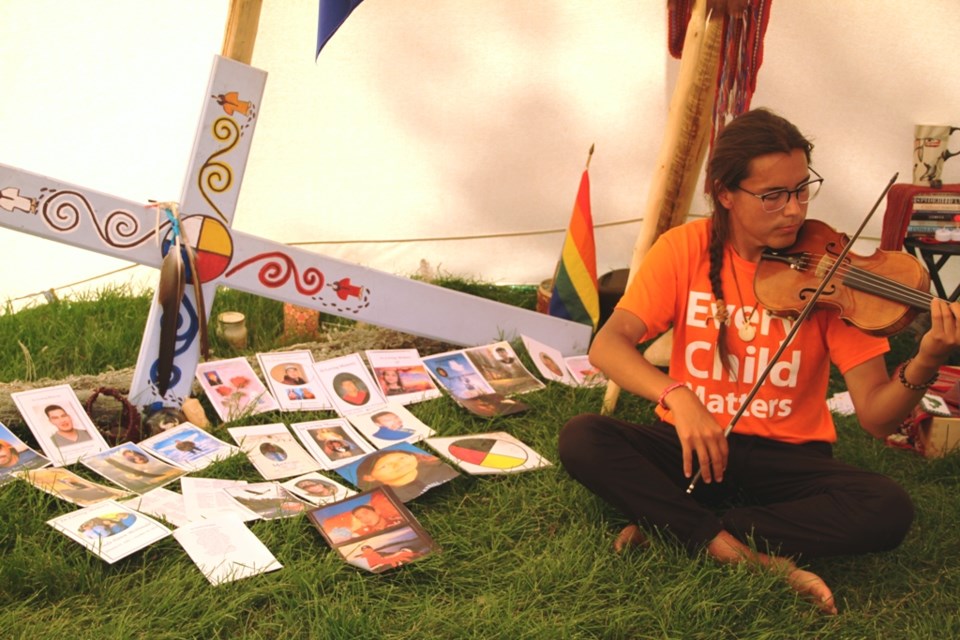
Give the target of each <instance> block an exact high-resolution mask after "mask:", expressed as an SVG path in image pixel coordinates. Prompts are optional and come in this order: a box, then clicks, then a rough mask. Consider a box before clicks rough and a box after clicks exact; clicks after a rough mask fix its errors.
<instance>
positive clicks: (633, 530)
mask: <svg viewBox="0 0 960 640" xmlns="http://www.w3.org/2000/svg"><path fill="white" fill-rule="evenodd" d="M649 546H650V541H649V540H647V536H645V535H643V532H642V531H640V527H638V526H637V525H635V524H628V525H627V526H625V527H624V528H623V531H621V532H620V535H618V536H617V539H616V540H614V541H613V550H614V551H616V552H617V553H622V552H623V551H625V550H626V549H632V548H634V547H642V548H644V549H646V548H647V547H649Z"/></svg>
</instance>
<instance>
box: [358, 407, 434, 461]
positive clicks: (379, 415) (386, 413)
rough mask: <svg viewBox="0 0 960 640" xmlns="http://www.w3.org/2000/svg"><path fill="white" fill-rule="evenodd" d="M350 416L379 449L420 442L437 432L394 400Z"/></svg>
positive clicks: (359, 429) (361, 431)
mask: <svg viewBox="0 0 960 640" xmlns="http://www.w3.org/2000/svg"><path fill="white" fill-rule="evenodd" d="M348 418H349V420H350V422H351V423H352V424H353V426H354V427H356V428H357V431H359V432H360V433H362V434H363V435H364V437H365V438H366V439H367V440H368V441H369V442H370V443H371V444H373V446H375V447H377V448H378V449H382V448H383V447H389V446H390V445H392V444H397V443H398V442H418V441H420V440H423V439H424V438H429V437H430V436H432V435H434V434H435V433H436V431H434V430H433V429H431V428H430V427H428V426H427V425H425V424H424V423H423V422H421V421H420V419H419V418H417V416H415V415H413V414H412V413H410V411H409V410H407V408H406V407H404V406H403V405H401V404H395V403H393V402H388V403H387V404H385V405H381V406H379V407H377V408H376V409H374V410H372V411H370V412H364V413H355V414H351V415H350V416H348Z"/></svg>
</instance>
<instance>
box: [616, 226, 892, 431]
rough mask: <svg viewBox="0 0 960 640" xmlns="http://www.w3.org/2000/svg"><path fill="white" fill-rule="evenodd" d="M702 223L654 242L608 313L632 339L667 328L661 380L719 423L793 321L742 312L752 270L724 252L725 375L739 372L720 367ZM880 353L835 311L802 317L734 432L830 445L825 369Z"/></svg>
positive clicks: (877, 343)
mask: <svg viewBox="0 0 960 640" xmlns="http://www.w3.org/2000/svg"><path fill="white" fill-rule="evenodd" d="M710 224H711V222H710V220H709V219H704V220H697V221H694V222H690V223H687V224H684V225H681V226H679V227H675V228H673V229H670V230H669V231H667V232H666V233H664V234H663V235H662V236H660V238H659V239H658V240H657V242H656V243H654V245H653V247H651V249H650V251H649V252H648V253H647V255H646V257H645V258H644V260H643V263H642V264H641V266H640V269H639V270H638V271H637V273H636V275H635V277H634V278H633V280H632V282H631V284H630V287H629V288H628V290H627V291H626V293H625V294H624V296H623V298H621V300H620V302H619V303H618V304H617V308H618V309H623V310H625V311H629V312H631V313H633V314H634V315H636V316H637V317H638V318H640V319H641V320H643V322H644V324H645V325H646V326H647V334H646V335H645V336H643V337H642V338H641V340H648V339H650V338H652V337H654V336H657V335H659V334H661V333H663V332H664V331H666V330H667V329H669V328H670V326H671V325H672V326H673V332H674V333H673V351H672V352H671V355H670V376H671V377H672V378H674V379H675V380H679V381H681V382H684V383H686V384H687V386H688V387H690V388H691V389H693V391H694V392H695V393H696V394H697V396H699V397H700V400H701V401H702V402H703V403H704V405H705V406H706V407H707V409H708V410H709V411H710V412H711V413H712V414H713V415H714V416H715V417H716V419H717V422H719V423H720V424H721V425H723V426H726V425H727V424H729V423H730V420H731V419H732V417H733V415H734V414H735V413H736V412H737V410H738V409H739V408H740V405H741V404H742V401H743V399H745V397H746V395H747V394H748V393H749V392H750V389H751V388H752V387H753V385H754V383H755V382H756V380H757V378H758V377H759V375H760V373H761V372H762V371H763V370H764V368H765V367H766V366H767V364H768V363H769V362H770V359H771V356H773V354H775V353H776V351H777V349H779V348H780V344H781V343H782V342H783V340H784V338H785V337H786V334H787V333H788V332H789V330H790V327H791V325H792V324H793V321H792V320H789V319H786V318H779V317H776V316H773V315H771V314H769V313H768V312H767V311H766V310H765V309H763V308H762V307H761V308H760V310H759V311H754V312H753V313H752V314H751V311H752V310H753V309H754V308H755V307H756V306H757V300H756V297H755V296H754V293H753V276H754V273H755V272H756V264H755V263H752V262H748V261H746V260H743V259H742V258H740V256H738V255H737V254H736V252H734V251H732V250H730V249H728V250H727V253H726V254H725V258H724V261H723V269H722V271H721V281H722V283H723V291H724V297H725V299H726V300H725V301H726V304H727V311H728V314H729V318H730V325H729V326H728V327H727V331H726V340H727V344H728V345H729V353H730V356H731V358H732V366H731V370H732V371H733V372H734V373H735V374H737V372H739V374H737V375H736V377H735V378H734V379H731V376H730V375H729V374H727V373H726V372H725V371H724V370H723V368H722V367H721V366H720V358H719V350H718V348H717V331H718V329H717V323H716V320H715V319H714V313H713V311H714V305H715V299H714V296H713V293H712V288H711V287H710V278H709V269H710V259H709V255H708V246H709V233H710ZM734 268H735V269H736V281H735V280H734V271H733V269H734ZM737 283H739V285H740V287H739V289H740V291H741V292H742V293H743V300H741V299H740V294H739V293H738V291H737ZM746 320H749V321H750V323H751V324H752V325H754V327H755V328H756V336H755V337H754V339H753V340H751V341H749V342H744V341H743V340H742V339H741V338H740V337H739V336H738V334H737V330H738V329H739V328H740V327H742V326H743V324H744V322H745V321H746ZM889 348H890V347H889V343H888V342H887V340H886V338H877V337H873V336H870V335H868V334H866V333H863V332H862V331H860V330H859V329H857V328H856V327H854V326H852V325H849V324H847V323H846V322H844V321H843V320H842V319H840V317H839V314H838V313H837V312H835V311H827V310H817V311H815V312H814V313H811V314H810V315H809V316H808V317H807V319H806V320H805V321H804V323H803V326H802V327H801V328H800V330H799V331H798V332H797V334H796V335H795V336H794V338H793V341H792V343H791V344H790V345H789V346H788V347H787V348H786V349H785V350H784V352H783V354H782V355H781V356H780V359H779V361H778V362H777V363H776V364H775V365H774V366H773V369H772V370H771V372H770V375H769V377H768V378H767V380H766V381H765V382H764V383H763V385H761V387H760V390H759V391H758V392H757V394H756V395H755V396H754V398H753V400H752V401H751V402H750V405H749V407H748V408H747V410H746V411H745V412H744V413H743V415H742V416H741V417H740V419H739V420H738V422H737V424H736V426H735V427H734V432H735V433H741V434H747V435H756V436H762V437H764V438H771V439H773V440H781V441H783V442H791V443H801V442H810V441H815V440H817V441H825V442H834V441H835V440H836V439H837V433H836V429H835V427H834V424H833V418H832V416H831V415H830V411H829V409H828V408H827V404H826V395H827V383H828V380H829V376H830V362H831V361H832V362H833V363H834V364H836V366H837V368H838V369H839V370H840V372H841V373H846V372H847V371H849V370H850V369H852V368H853V367H855V366H857V365H858V364H862V363H863V362H866V361H867V360H869V359H870V358H873V357H875V356H878V355H882V354H884V353H886V352H887V351H888V350H889ZM657 412H658V414H660V416H661V418H662V419H664V420H666V421H667V422H670V421H671V415H670V412H669V411H665V410H664V409H662V408H661V407H657Z"/></svg>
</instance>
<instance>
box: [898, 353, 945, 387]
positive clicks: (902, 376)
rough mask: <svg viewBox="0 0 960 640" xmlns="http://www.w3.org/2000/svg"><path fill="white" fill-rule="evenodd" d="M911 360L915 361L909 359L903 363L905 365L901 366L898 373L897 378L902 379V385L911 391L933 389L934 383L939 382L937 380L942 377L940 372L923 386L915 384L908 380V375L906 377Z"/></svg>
mask: <svg viewBox="0 0 960 640" xmlns="http://www.w3.org/2000/svg"><path fill="white" fill-rule="evenodd" d="M911 360H913V358H907V359H906V360H904V361H903V364H901V365H900V369H899V371H898V372H897V377H898V378H900V384H902V385H903V386H905V387H906V388H907V389H910V391H926V390H927V389H929V388H930V387H932V386H933V383H935V382H936V381H937V378H939V377H940V371H937V372H936V373H934V374H933V377H932V378H930V379H929V380H927V381H926V382H924V383H923V384H913V383H912V382H910V381H909V380H907V375H906V371H907V365H908V364H910V361H911Z"/></svg>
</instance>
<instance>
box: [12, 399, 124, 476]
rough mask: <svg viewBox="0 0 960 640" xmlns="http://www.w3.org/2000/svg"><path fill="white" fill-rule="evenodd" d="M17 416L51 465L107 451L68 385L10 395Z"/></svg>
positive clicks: (105, 443)
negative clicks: (21, 419) (18, 413)
mask: <svg viewBox="0 0 960 640" xmlns="http://www.w3.org/2000/svg"><path fill="white" fill-rule="evenodd" d="M10 397H11V398H12V399H13V401H14V403H16V405H17V409H19V410H20V415H22V416H23V419H24V420H25V421H26V423H27V426H29V427H30V431H31V432H32V433H33V437H34V438H36V439H37V442H38V443H39V444H40V448H41V449H42V450H43V453H44V455H46V457H47V458H49V459H50V460H51V461H52V462H53V464H54V465H56V466H58V467H61V466H64V465H68V464H73V463H74V462H76V461H77V460H79V459H80V456H84V455H87V454H90V453H96V452H98V451H104V450H106V449H107V448H108V445H107V442H106V440H104V439H103V436H102V435H101V434H100V432H99V431H98V430H97V427H96V425H94V424H93V421H92V420H91V419H90V417H89V416H88V415H87V413H86V411H84V409H83V405H81V404H80V400H79V399H78V398H77V394H76V393H75V392H74V391H73V389H71V388H70V386H69V385H65V384H62V385H56V386H52V387H43V388H41V389H32V390H30V391H17V392H14V393H11V394H10Z"/></svg>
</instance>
